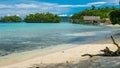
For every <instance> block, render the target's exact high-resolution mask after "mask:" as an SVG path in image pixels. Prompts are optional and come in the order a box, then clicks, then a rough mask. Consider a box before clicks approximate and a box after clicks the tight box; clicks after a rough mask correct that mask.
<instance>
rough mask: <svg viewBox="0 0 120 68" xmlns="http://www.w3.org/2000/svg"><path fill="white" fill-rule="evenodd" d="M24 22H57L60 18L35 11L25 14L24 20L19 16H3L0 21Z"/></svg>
mask: <svg viewBox="0 0 120 68" xmlns="http://www.w3.org/2000/svg"><path fill="white" fill-rule="evenodd" d="M22 21H24V22H26V23H59V22H60V21H61V18H60V17H59V16H58V15H55V14H52V13H36V14H29V15H27V16H26V17H25V18H24V20H22V18H21V17H20V16H16V15H14V16H4V17H2V18H1V19H0V22H22Z"/></svg>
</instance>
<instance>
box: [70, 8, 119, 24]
mask: <svg viewBox="0 0 120 68" xmlns="http://www.w3.org/2000/svg"><path fill="white" fill-rule="evenodd" d="M83 16H100V18H101V22H105V19H106V18H110V20H111V21H112V23H113V24H116V23H118V22H119V23H118V24H120V9H119V8H115V7H114V6H113V7H111V8H110V7H105V8H96V7H95V6H92V8H91V9H85V10H83V11H82V12H78V13H75V14H73V15H72V16H71V18H70V19H71V20H73V23H83V22H84V20H83ZM116 17H117V18H116ZM76 19H77V22H76Z"/></svg>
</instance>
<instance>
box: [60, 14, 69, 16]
mask: <svg viewBox="0 0 120 68" xmlns="http://www.w3.org/2000/svg"><path fill="white" fill-rule="evenodd" d="M59 16H68V15H67V14H61V15H59Z"/></svg>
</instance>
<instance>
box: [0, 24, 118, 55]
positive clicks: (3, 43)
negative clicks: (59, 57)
mask: <svg viewBox="0 0 120 68" xmlns="http://www.w3.org/2000/svg"><path fill="white" fill-rule="evenodd" d="M118 31H119V29H118V28H112V27H107V26H92V25H81V24H71V23H68V22H62V23H24V22H23V23H0V56H4V55H7V54H11V53H14V52H23V51H30V50H35V49H44V48H47V47H51V46H52V47H54V46H57V45H60V44H85V43H89V42H92V41H95V40H99V39H102V38H105V37H109V36H110V35H112V34H114V33H116V32H118Z"/></svg>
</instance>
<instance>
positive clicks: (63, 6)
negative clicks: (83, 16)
mask: <svg viewBox="0 0 120 68" xmlns="http://www.w3.org/2000/svg"><path fill="white" fill-rule="evenodd" d="M118 2H119V0H0V16H6V15H18V16H25V15H28V14H33V13H44V12H50V13H54V14H57V15H60V16H70V15H72V14H74V13H76V12H80V11H82V10H84V9H86V8H91V6H92V5H95V6H96V7H97V8H98V7H105V6H109V7H111V6H113V5H114V6H116V7H118V5H119V3H118Z"/></svg>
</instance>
